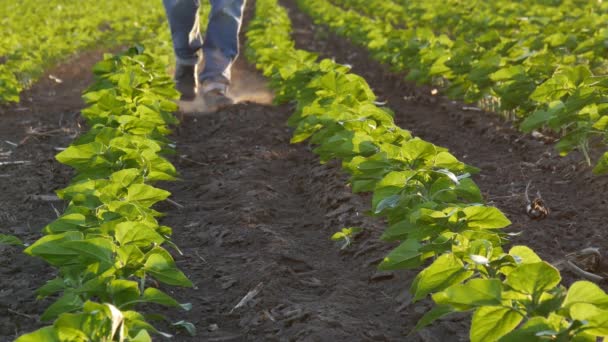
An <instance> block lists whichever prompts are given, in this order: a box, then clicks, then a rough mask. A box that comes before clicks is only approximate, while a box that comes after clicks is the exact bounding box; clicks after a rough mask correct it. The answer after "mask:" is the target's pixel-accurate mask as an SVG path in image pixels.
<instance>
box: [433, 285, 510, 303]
mask: <svg viewBox="0 0 608 342" xmlns="http://www.w3.org/2000/svg"><path fill="white" fill-rule="evenodd" d="M443 293H444V294H445V298H444V299H445V302H443V301H442V302H440V303H439V304H461V305H467V306H489V305H500V304H501V299H502V283H501V282H500V280H498V279H472V280H469V281H468V282H467V283H465V284H462V285H454V286H452V287H449V288H447V289H446V290H445V291H443ZM433 298H435V296H434V297H433Z"/></svg>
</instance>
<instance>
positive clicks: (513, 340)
mask: <svg viewBox="0 0 608 342" xmlns="http://www.w3.org/2000/svg"><path fill="white" fill-rule="evenodd" d="M560 317H561V316H560ZM561 318H562V319H563V320H565V317H561ZM558 333H559V331H557V330H556V329H555V327H554V326H553V324H552V323H551V322H550V321H549V320H548V319H547V318H545V317H539V316H537V317H532V318H530V319H529V320H528V321H527V322H526V323H524V324H523V325H522V326H521V327H520V328H519V329H516V330H514V331H512V332H510V333H508V334H507V335H505V336H503V337H502V338H501V339H500V342H521V341H526V342H527V341H530V342H542V341H547V340H551V336H554V335H557V334H558ZM547 335H549V336H547ZM547 337H549V339H548V338H547Z"/></svg>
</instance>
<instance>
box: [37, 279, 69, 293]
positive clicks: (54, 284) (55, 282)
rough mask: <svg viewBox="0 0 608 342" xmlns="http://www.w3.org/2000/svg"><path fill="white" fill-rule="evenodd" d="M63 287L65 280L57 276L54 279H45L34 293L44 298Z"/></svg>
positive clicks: (64, 286)
mask: <svg viewBox="0 0 608 342" xmlns="http://www.w3.org/2000/svg"><path fill="white" fill-rule="evenodd" d="M65 288H66V284H65V280H63V278H59V277H57V278H55V279H52V280H49V281H47V282H46V284H44V285H42V286H41V287H40V288H39V289H38V290H36V293H37V294H38V296H39V298H44V297H47V296H50V295H52V294H55V293H57V292H59V291H61V290H63V289H65Z"/></svg>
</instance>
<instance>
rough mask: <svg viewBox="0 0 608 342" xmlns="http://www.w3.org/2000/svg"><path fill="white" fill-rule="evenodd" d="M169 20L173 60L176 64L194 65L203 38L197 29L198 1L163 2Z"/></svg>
mask: <svg viewBox="0 0 608 342" xmlns="http://www.w3.org/2000/svg"><path fill="white" fill-rule="evenodd" d="M163 5H164V6H165V12H166V13H167V18H168V19H169V27H170V28H171V38H172V39H173V49H174V51H175V59H176V61H177V63H178V64H183V65H196V64H197V63H198V61H199V50H200V49H201V47H202V46H203V38H202V37H201V33H200V29H199V19H198V8H199V6H200V2H199V0H163Z"/></svg>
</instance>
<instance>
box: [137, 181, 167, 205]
mask: <svg viewBox="0 0 608 342" xmlns="http://www.w3.org/2000/svg"><path fill="white" fill-rule="evenodd" d="M169 195H171V193H170V192H168V191H165V190H162V189H158V188H155V187H153V186H151V185H147V184H133V185H131V186H130V187H129V189H128V194H127V200H128V201H133V202H139V203H140V204H141V205H143V206H145V207H149V206H152V205H153V204H154V203H156V202H159V201H162V200H164V199H166V198H167V197H169Z"/></svg>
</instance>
